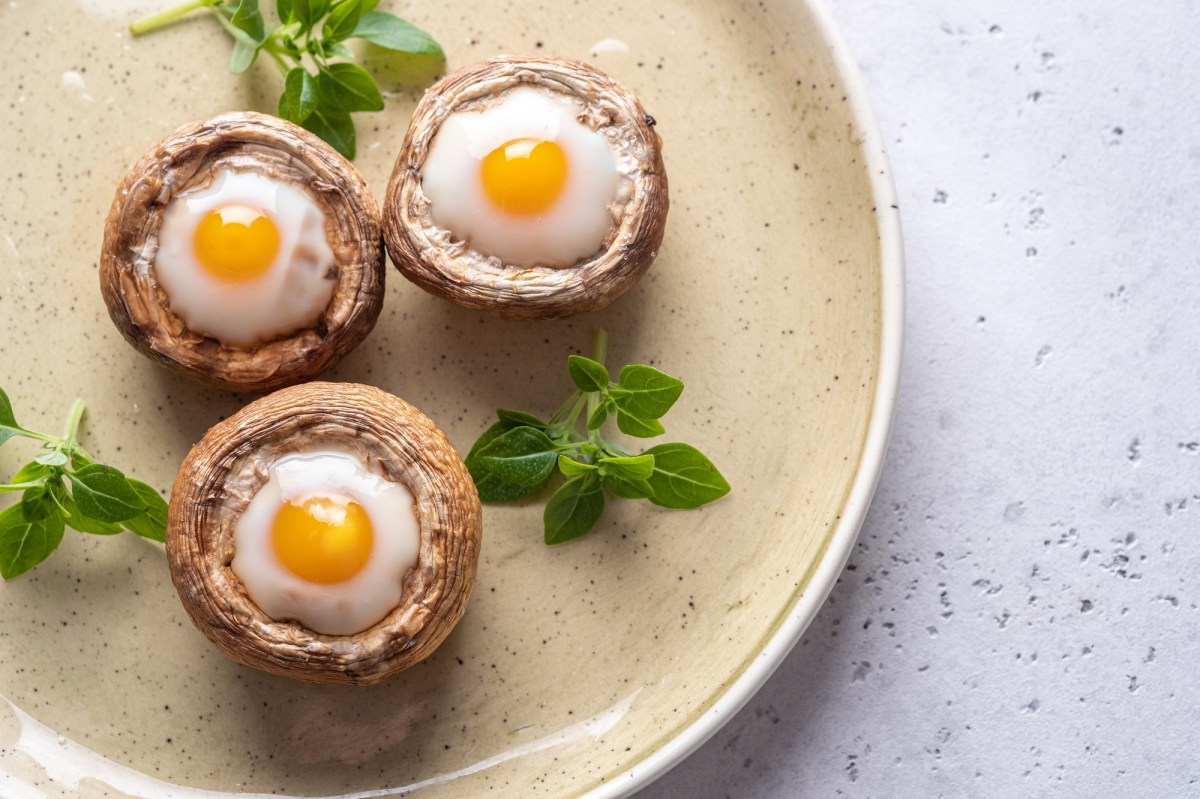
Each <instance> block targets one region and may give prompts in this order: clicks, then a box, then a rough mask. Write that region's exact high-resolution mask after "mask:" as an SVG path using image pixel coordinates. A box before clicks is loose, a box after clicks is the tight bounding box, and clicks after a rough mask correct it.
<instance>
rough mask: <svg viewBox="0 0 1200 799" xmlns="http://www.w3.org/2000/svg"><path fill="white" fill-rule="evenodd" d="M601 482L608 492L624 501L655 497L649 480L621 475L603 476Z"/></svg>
mask: <svg viewBox="0 0 1200 799" xmlns="http://www.w3.org/2000/svg"><path fill="white" fill-rule="evenodd" d="M600 482H601V485H603V486H604V487H605V488H606V489H607V490H609V491H611V492H612V493H613V494H614V495H616V496H618V497H621V498H622V499H650V498H651V497H653V496H654V487H653V486H651V485H650V482H649V481H648V480H638V479H631V478H628V477H624V476H622V475H619V474H611V473H609V474H602V475H600Z"/></svg>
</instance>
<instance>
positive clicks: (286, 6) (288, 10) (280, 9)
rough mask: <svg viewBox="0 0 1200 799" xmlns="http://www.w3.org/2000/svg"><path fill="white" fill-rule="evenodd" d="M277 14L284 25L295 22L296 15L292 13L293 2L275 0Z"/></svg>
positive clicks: (289, 0) (290, 0)
mask: <svg viewBox="0 0 1200 799" xmlns="http://www.w3.org/2000/svg"><path fill="white" fill-rule="evenodd" d="M275 14H276V16H278V17H279V21H280V22H282V23H283V24H284V25H287V24H288V23H290V22H293V21H294V20H295V19H296V15H295V14H294V13H293V12H292V0H275Z"/></svg>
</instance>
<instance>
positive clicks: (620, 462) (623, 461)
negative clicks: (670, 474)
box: [599, 454, 654, 480]
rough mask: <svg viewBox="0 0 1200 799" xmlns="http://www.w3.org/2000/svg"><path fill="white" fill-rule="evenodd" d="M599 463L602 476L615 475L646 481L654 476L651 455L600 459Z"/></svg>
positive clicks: (652, 457)
mask: <svg viewBox="0 0 1200 799" xmlns="http://www.w3.org/2000/svg"><path fill="white" fill-rule="evenodd" d="M599 463H600V467H601V471H602V472H603V473H604V474H615V475H619V476H621V477H626V478H629V479H631V480H648V479H650V475H652V474H654V456H653V455H645V454H643V455H631V456H627V457H620V458H601V459H600V461H599Z"/></svg>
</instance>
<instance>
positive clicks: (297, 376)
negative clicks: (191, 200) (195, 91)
mask: <svg viewBox="0 0 1200 799" xmlns="http://www.w3.org/2000/svg"><path fill="white" fill-rule="evenodd" d="M225 167H233V168H235V169H244V170H246V171H255V172H259V173H262V174H266V175H267V176H269V177H273V178H279V179H282V180H285V181H287V182H290V183H293V184H294V185H297V186H299V187H300V188H302V189H304V190H305V191H306V192H307V193H308V194H309V195H311V196H312V198H313V199H314V200H315V201H316V202H317V204H318V205H319V206H320V207H321V209H322V210H323V211H324V213H325V231H326V239H327V240H328V242H329V245H330V248H331V249H332V250H333V253H334V258H335V266H334V269H335V270H336V279H337V284H336V286H335V288H334V292H333V296H332V298H331V299H330V301H329V305H328V306H326V308H325V310H324V312H323V313H322V315H321V317H320V318H319V319H318V320H317V321H316V322H315V324H314V325H313V326H312V327H310V328H308V329H305V330H299V331H296V332H295V333H292V334H289V335H287V336H284V337H282V338H276V339H274V340H271V341H265V342H261V343H257V344H254V345H251V346H248V347H237V346H230V345H227V344H223V343H222V342H220V341H218V340H216V339H214V338H211V337H209V336H205V335H202V334H200V333H196V332H194V331H192V330H189V329H188V328H187V326H186V325H185V324H184V322H183V320H182V319H180V318H179V316H177V315H176V314H175V313H174V312H172V311H171V308H170V303H169V300H168V298H167V295H166V293H165V292H164V291H163V290H162V288H161V287H160V286H159V285H158V283H157V282H156V280H155V276H154V266H153V265H154V257H155V254H156V253H157V251H158V232H159V229H160V228H161V226H162V215H163V211H164V210H165V208H166V206H167V204H168V203H169V202H170V201H171V199H172V198H173V197H174V196H176V195H177V194H179V193H180V192H182V191H185V190H187V189H188V188H191V187H193V186H197V185H202V184H203V183H205V182H206V181H207V180H208V179H209V178H210V177H211V176H212V175H213V174H214V173H215V172H217V171H219V170H220V169H223V168H225ZM385 272H386V268H385V264H384V259H383V246H382V240H381V233H380V220H379V209H378V206H377V205H376V203H375V198H374V196H373V195H372V194H371V190H370V187H368V186H367V183H366V181H365V180H364V179H363V177H362V175H361V174H359V172H358V170H357V169H355V168H354V166H353V165H351V164H350V162H349V161H347V160H346V159H345V158H343V157H342V156H341V155H339V154H338V153H337V152H336V151H335V150H334V149H333V148H332V147H330V146H329V145H327V144H326V143H325V142H323V141H321V140H320V139H318V138H317V137H316V136H314V135H312V134H311V133H309V132H308V131H306V130H304V129H302V128H300V127H298V126H296V125H293V124H292V123H290V122H285V121H283V120H281V119H277V118H275V117H271V116H266V115H264V114H256V113H252V112H239V113H231V114H223V115H221V116H218V117H214V118H212V119H209V120H206V121H203V122H196V123H193V124H190V125H185V126H184V127H182V128H180V129H179V130H177V131H175V132H174V133H172V134H170V135H169V136H167V137H166V138H165V139H163V140H162V141H161V142H159V144H158V145H157V146H156V147H155V148H154V149H153V150H151V151H150V152H149V153H147V154H146V155H145V156H144V157H143V158H142V159H141V160H140V161H138V162H137V164H135V165H134V166H133V168H132V169H130V170H129V172H128V174H126V176H125V178H124V179H123V180H122V181H121V184H120V185H119V186H118V187H117V192H116V197H115V198H114V199H113V204H112V208H111V209H110V211H109V214H108V221H107V223H106V224H105V227H104V249H103V252H102V253H101V256H100V291H101V294H102V295H103V297H104V303H105V305H107V306H108V313H109V316H111V317H112V320H113V322H114V323H115V324H116V326H117V329H118V330H120V331H121V334H122V335H123V336H124V337H125V338H126V340H128V341H129V343H130V344H132V345H133V346H134V347H136V348H137V349H138V350H139V351H141V352H142V353H144V354H145V355H148V356H149V357H150V358H152V359H154V360H155V361H157V362H159V363H161V364H163V365H165V366H167V367H169V368H171V369H173V370H175V371H176V372H179V373H181V374H184V375H187V376H188V377H191V378H193V379H195V380H199V381H200V382H202V383H206V384H208V385H210V386H214V387H216V388H221V389H226V390H229V391H244V392H259V391H271V390H273V389H276V388H279V387H281V386H285V385H289V384H292V383H297V382H301V381H303V380H307V379H309V378H311V377H313V376H315V375H317V374H318V373H320V372H321V371H323V370H324V369H327V368H329V367H330V366H332V365H333V364H334V363H336V362H337V361H338V360H339V359H340V358H341V357H342V356H344V355H345V354H346V353H348V352H349V351H350V350H351V349H353V348H354V347H355V346H356V345H357V344H358V343H359V342H361V341H362V340H363V339H364V338H365V337H366V336H367V334H368V333H370V332H371V328H373V327H374V326H375V320H376V319H377V318H378V317H379V311H380V309H381V308H382V306H383V294H384V275H385Z"/></svg>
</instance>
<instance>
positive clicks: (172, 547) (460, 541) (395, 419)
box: [167, 382, 482, 684]
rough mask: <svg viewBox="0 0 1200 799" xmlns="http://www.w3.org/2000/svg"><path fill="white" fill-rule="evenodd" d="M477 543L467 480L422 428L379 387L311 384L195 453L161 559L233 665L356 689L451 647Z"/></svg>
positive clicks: (217, 431)
mask: <svg viewBox="0 0 1200 799" xmlns="http://www.w3.org/2000/svg"><path fill="white" fill-rule="evenodd" d="M481 531H482V522H481V512H480V505H479V496H478V494H477V493H476V490H475V486H474V483H473V482H472V481H471V477H470V475H469V474H468V472H467V469H466V467H465V466H464V465H463V462H462V460H461V459H460V458H459V456H458V455H457V453H456V452H455V451H454V449H453V447H451V445H450V442H449V441H448V440H447V439H446V437H445V435H444V434H443V433H442V432H441V431H440V430H439V429H438V428H437V427H436V426H435V425H434V423H433V422H431V421H430V420H429V419H428V418H426V417H425V416H424V415H423V414H422V413H421V412H420V411H418V410H417V409H416V408H414V407H412V406H411V405H409V404H408V403H406V402H404V401H403V400H401V399H400V398H398V397H395V396H393V395H391V394H388V393H387V392H385V391H382V390H381V389H377V388H374V387H371V386H365V385H356V384H347V383H321V382H314V383H307V384H305V385H302V386H293V387H291V388H286V389H282V390H280V391H277V392H275V393H273V394H270V395H268V396H266V397H264V398H262V399H260V400H258V401H256V402H254V403H251V404H250V405H248V406H246V407H245V408H244V409H242V410H241V411H240V412H238V413H237V414H235V415H233V416H232V417H230V418H229V419H228V420H226V421H224V422H221V423H220V424H218V425H216V426H215V427H213V428H212V429H211V430H209V432H208V433H207V434H206V435H205V436H204V438H203V439H202V440H201V441H200V442H199V443H198V444H196V446H195V447H193V448H192V451H191V452H190V453H189V455H188V456H187V458H186V460H185V461H184V463H183V465H182V467H181V468H180V470H179V475H178V477H177V479H176V482H175V487H174V491H173V493H172V496H171V504H170V510H169V518H168V524H167V561H168V564H169V566H170V571H171V578H172V580H173V581H174V583H175V587H176V589H177V590H178V592H179V596H180V599H181V600H182V602H183V605H184V607H185V608H186V610H187V612H188V614H189V615H190V616H191V618H192V621H193V622H194V623H195V624H196V626H197V627H198V628H199V629H200V630H201V631H202V632H203V633H204V634H205V635H206V636H207V637H208V638H209V640H211V641H212V643H213V644H215V645H216V646H217V648H218V649H220V650H221V651H222V652H224V653H225V654H226V655H227V656H229V657H230V658H232V659H233V660H235V661H238V662H240V663H244V664H246V665H249V666H254V667H256V668H259V669H263V670H265V671H269V672H272V673H275V674H280V675H285V676H290V677H297V678H300V679H304V680H309V681H314V682H341V683H359V684H365V683H375V682H379V681H381V680H383V679H386V678H387V677H389V676H391V675H393V674H395V673H397V672H399V671H401V670H403V669H406V668H408V667H409V666H412V665H414V664H415V663H417V662H419V661H421V660H423V659H424V658H426V657H427V656H429V654H431V653H432V652H433V650H434V649H435V648H436V647H437V646H438V645H439V644H440V643H441V641H442V640H443V639H444V638H445V637H446V636H447V635H449V633H450V631H451V630H452V629H453V627H454V626H455V624H456V623H457V622H458V620H459V618H460V617H461V616H462V615H463V612H464V610H465V608H466V604H467V599H468V597H469V596H470V593H471V588H472V585H473V583H474V579H475V572H476V566H477V561H478V557H479V547H480V537H481Z"/></svg>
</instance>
